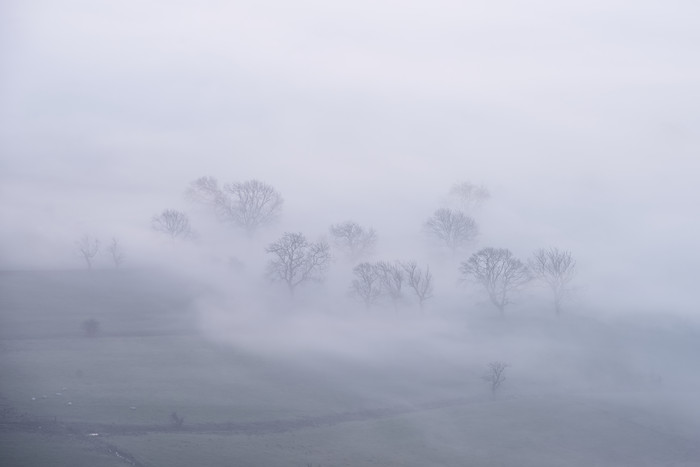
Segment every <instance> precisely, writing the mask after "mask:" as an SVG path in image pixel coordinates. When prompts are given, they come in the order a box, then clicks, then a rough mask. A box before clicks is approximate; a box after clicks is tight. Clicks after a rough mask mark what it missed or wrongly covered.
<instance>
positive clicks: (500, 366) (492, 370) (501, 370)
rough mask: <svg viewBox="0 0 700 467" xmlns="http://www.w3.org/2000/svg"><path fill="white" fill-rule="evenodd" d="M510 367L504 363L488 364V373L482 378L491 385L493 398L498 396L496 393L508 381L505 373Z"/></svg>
mask: <svg viewBox="0 0 700 467" xmlns="http://www.w3.org/2000/svg"><path fill="white" fill-rule="evenodd" d="M508 366H509V365H508V364H507V363H504V362H498V361H496V362H491V363H489V364H488V369H487V370H486V373H484V375H483V376H482V377H481V378H482V379H483V380H484V381H486V382H487V383H489V386H490V388H491V395H492V396H495V395H496V391H497V390H498V388H499V387H501V385H502V384H503V382H504V381H505V380H506V375H505V371H506V368H508Z"/></svg>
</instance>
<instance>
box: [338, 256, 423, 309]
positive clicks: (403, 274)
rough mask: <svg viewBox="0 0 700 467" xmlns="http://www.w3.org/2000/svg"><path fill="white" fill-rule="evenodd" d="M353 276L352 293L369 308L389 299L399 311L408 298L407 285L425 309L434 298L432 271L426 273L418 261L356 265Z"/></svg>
mask: <svg viewBox="0 0 700 467" xmlns="http://www.w3.org/2000/svg"><path fill="white" fill-rule="evenodd" d="M353 274H354V279H353V280H352V283H351V285H350V294H351V295H352V296H353V297H355V298H357V299H358V300H360V301H362V303H364V305H365V307H367V308H369V307H371V306H372V305H374V304H376V303H378V302H379V301H381V300H382V299H389V300H390V301H391V303H392V306H393V307H394V309H395V310H396V309H398V305H399V302H400V301H401V300H402V299H403V298H404V293H403V292H404V285H405V286H406V287H408V289H410V290H411V292H412V293H413V295H415V297H416V300H417V301H418V305H419V306H420V308H421V309H423V307H424V305H425V302H426V301H427V300H429V299H430V298H432V296H433V275H432V273H431V272H430V268H429V267H427V268H426V269H425V270H423V269H421V268H420V267H418V264H417V263H416V262H415V261H408V262H400V261H394V262H388V261H378V262H375V263H370V262H363V263H360V264H358V265H357V266H355V268H354V269H353Z"/></svg>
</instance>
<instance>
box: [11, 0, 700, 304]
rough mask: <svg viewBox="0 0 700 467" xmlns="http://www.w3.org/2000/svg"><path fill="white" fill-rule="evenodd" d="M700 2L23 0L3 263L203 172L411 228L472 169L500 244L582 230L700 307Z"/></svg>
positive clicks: (595, 263)
mask: <svg viewBox="0 0 700 467" xmlns="http://www.w3.org/2000/svg"><path fill="white" fill-rule="evenodd" d="M698 18H700V4H698V3H697V2H695V1H691V0H688V1H680V0H666V1H663V2H662V1H645V0H639V1H634V2H632V1H629V0H625V1H621V0H618V1H615V0H606V1H597V0H592V1H585V2H584V1H555V0H540V1H536V0H535V1H530V2H521V1H515V0H503V1H497V2H493V1H445V0H438V1H432V2H425V1H424V2H419V1H410V0H409V1H406V0H403V1H388V0H379V1H377V0H375V1H365V0H358V1H353V2H333V1H320V0H318V1H312V0H307V1H296V2H288V1H265V0H262V1H254V2H253V1H240V2H226V1H208V2H194V1H189V2H188V1H168V2H165V1H150V2H145V1H120V2H106V1H95V0H86V1H54V0H51V1H34V0H23V1H12V0H9V1H5V2H2V4H1V5H0V41H1V42H0V43H1V49H0V53H1V55H0V60H1V61H0V66H1V68H0V72H1V75H0V80H1V81H0V99H1V105H0V151H1V152H0V164H1V165H0V190H1V191H0V216H1V218H0V221H1V225H2V232H1V233H0V241H1V242H2V249H1V250H0V262H1V263H2V265H1V266H0V267H2V268H15V267H23V266H30V267H41V264H42V262H46V266H47V267H51V266H55V264H57V263H61V261H62V260H59V259H56V258H63V259H66V258H69V256H70V255H68V254H66V253H65V252H63V251H61V250H62V249H66V248H68V247H67V246H66V245H71V244H72V242H73V241H74V239H75V238H77V237H78V236H80V235H82V234H83V233H85V232H94V233H95V234H99V235H115V234H114V233H113V232H117V233H121V232H125V233H126V235H128V234H129V233H131V234H133V233H134V232H137V231H139V229H145V230H147V229H148V222H149V219H150V217H151V216H152V215H153V214H154V213H155V212H157V211H159V210H161V209H163V208H165V207H186V204H185V202H184V200H183V199H182V192H183V190H184V188H185V187H186V185H187V183H188V182H189V181H191V180H193V179H194V178H197V177H199V176H202V175H215V176H217V177H218V178H219V179H220V180H221V181H235V180H245V179H249V178H259V179H262V180H265V181H268V182H269V183H271V184H272V185H274V186H275V187H277V188H278V190H279V191H281V192H282V193H283V195H284V197H285V199H286V215H285V219H283V221H284V222H287V223H288V224H287V225H288V226H290V229H299V228H302V224H304V223H306V222H308V225H309V230H315V231H319V230H320V229H321V228H322V227H321V226H323V225H327V224H328V223H330V222H336V221H339V220H343V219H345V218H355V219H357V220H358V221H361V222H368V223H373V224H375V225H376V226H377V228H378V230H379V231H380V232H382V231H385V232H393V233H396V232H398V231H401V230H404V229H411V228H412V226H415V230H416V231H418V230H419V229H420V225H421V223H422V222H423V220H424V218H425V217H426V216H427V215H428V214H429V213H430V212H431V211H432V209H434V208H435V207H436V206H437V203H439V200H440V197H441V196H443V195H444V193H445V192H446V191H447V189H448V188H449V186H450V185H451V184H452V183H453V182H455V181H457V180H464V179H466V180H471V181H474V182H479V183H484V184H486V185H487V186H488V187H489V188H490V189H491V192H492V194H493V199H492V200H491V202H490V204H489V206H488V207H487V208H486V209H484V211H483V212H482V214H481V215H482V218H481V219H480V224H481V226H482V231H483V235H482V238H481V246H487V245H491V244H493V246H508V247H511V248H513V249H515V250H517V251H519V252H523V253H526V252H528V251H530V250H531V249H532V248H536V247H539V246H549V245H560V246H562V247H565V248H570V249H572V250H573V251H574V252H575V253H577V256H578V258H579V264H581V265H582V268H584V270H588V271H595V273H593V272H591V273H590V275H591V276H596V277H598V281H599V283H600V284H608V285H610V286H611V287H612V285H611V284H616V282H615V281H620V282H622V281H623V279H624V280H627V279H629V278H630V277H632V278H634V281H628V282H627V284H628V287H627V289H626V290H629V291H632V290H635V289H639V285H640V283H638V282H636V281H637V280H639V281H642V282H641V284H642V285H643V287H642V288H645V287H646V288H648V287H647V286H650V285H652V284H654V285H655V286H657V285H659V284H660V283H663V287H661V289H660V291H659V292H658V295H659V296H662V297H663V298H659V302H663V301H664V300H666V299H667V298H670V296H673V300H672V302H673V303H674V304H675V305H684V306H686V307H690V302H689V300H690V299H691V297H692V293H691V292H692V289H694V288H695V287H696V285H695V282H696V278H695V277H693V275H694V274H696V271H697V267H698V263H700V253H699V250H698V247H697V242H698V238H700V235H699V234H700V220H699V217H700V216H699V210H700V209H699V207H698V206H700V188H699V187H698V174H699V173H700V130H699V128H700V53H698V50H699V49H700V27H699V26H700V25H699V24H698V23H699V22H700V20H699V19H698ZM301 219H304V221H303V222H302V221H301ZM309 219H311V220H309ZM304 225H306V224H304ZM49 258H51V259H50V260H49ZM49 263H51V264H49ZM61 264H62V263H61ZM644 281H646V282H644ZM629 284H634V286H629Z"/></svg>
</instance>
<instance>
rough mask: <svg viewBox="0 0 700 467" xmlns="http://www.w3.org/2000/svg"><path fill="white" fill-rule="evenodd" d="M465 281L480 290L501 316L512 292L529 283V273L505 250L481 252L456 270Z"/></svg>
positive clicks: (486, 249)
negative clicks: (480, 288)
mask: <svg viewBox="0 0 700 467" xmlns="http://www.w3.org/2000/svg"><path fill="white" fill-rule="evenodd" d="M459 270H460V272H461V273H462V276H463V277H464V278H465V279H473V280H475V281H476V282H477V283H479V284H481V285H483V286H484V288H485V289H486V291H487V292H488V294H489V299H490V300H491V303H493V304H494V305H495V306H496V308H498V311H499V312H500V314H501V315H503V311H504V309H505V307H506V305H508V304H509V303H510V300H511V295H512V294H513V292H515V291H516V290H518V289H519V288H520V287H522V286H523V285H524V284H525V283H527V282H528V281H529V280H530V271H529V270H528V268H527V266H525V264H523V262H522V261H520V260H519V259H517V258H515V257H514V256H513V253H512V252H511V251H510V250H508V249H506V248H483V249H481V250H479V251H477V252H476V253H474V254H473V255H471V257H470V258H469V259H468V260H467V261H465V262H462V265H461V267H460V268H459Z"/></svg>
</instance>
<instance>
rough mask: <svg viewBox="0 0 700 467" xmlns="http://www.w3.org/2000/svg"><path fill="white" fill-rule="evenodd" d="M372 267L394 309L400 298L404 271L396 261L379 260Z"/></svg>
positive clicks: (396, 307)
mask: <svg viewBox="0 0 700 467" xmlns="http://www.w3.org/2000/svg"><path fill="white" fill-rule="evenodd" d="M374 267H375V268H376V270H377V275H378V276H379V282H380V284H381V288H382V291H383V292H384V294H385V295H386V296H388V297H389V299H390V300H391V303H392V305H393V306H394V310H396V309H398V302H399V300H401V292H402V289H403V283H404V279H405V276H404V271H403V268H402V267H401V265H400V264H399V263H398V262H394V263H390V262H388V261H379V262H377V263H375V265H374Z"/></svg>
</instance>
